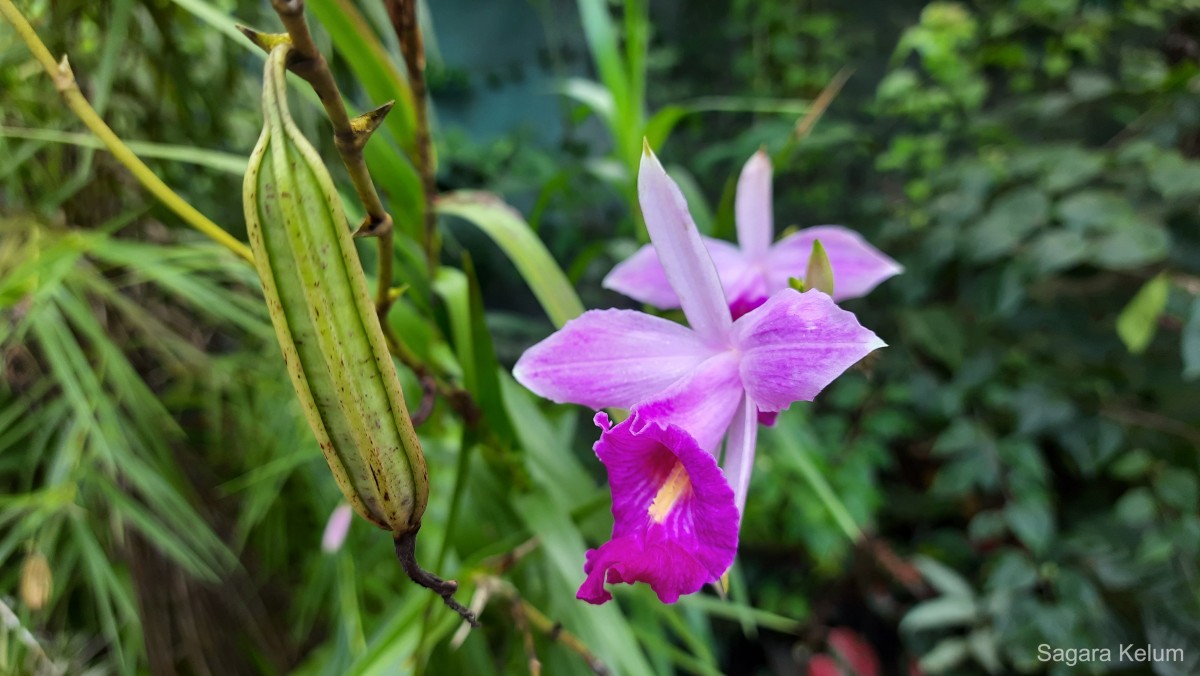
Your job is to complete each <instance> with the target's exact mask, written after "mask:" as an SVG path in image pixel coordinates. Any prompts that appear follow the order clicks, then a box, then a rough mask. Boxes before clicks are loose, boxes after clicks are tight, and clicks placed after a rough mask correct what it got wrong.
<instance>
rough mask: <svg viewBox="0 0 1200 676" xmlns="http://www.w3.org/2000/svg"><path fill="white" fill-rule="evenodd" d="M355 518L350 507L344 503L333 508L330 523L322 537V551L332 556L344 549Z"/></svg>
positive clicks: (327, 523) (326, 524) (328, 522)
mask: <svg viewBox="0 0 1200 676" xmlns="http://www.w3.org/2000/svg"><path fill="white" fill-rule="evenodd" d="M353 517H354V512H353V511H351V509H350V505H347V504H346V503H344V502H343V503H341V504H339V505H338V506H337V507H334V508H333V511H332V512H330V513H329V521H327V522H326V523H325V533H324V534H323V535H321V551H323V552H325V553H326V554H332V553H334V552H336V551H338V550H339V549H341V548H342V544H343V543H345V542H346V535H347V534H348V533H349V532H350V521H351V520H352V519H353Z"/></svg>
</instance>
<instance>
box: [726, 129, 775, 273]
mask: <svg viewBox="0 0 1200 676" xmlns="http://www.w3.org/2000/svg"><path fill="white" fill-rule="evenodd" d="M771 173H772V170H771V158H770V157H769V156H768V155H767V153H766V151H764V150H759V151H758V152H756V153H754V155H752V156H751V157H750V159H749V160H748V161H747V162H746V165H745V166H744V167H742V173H741V175H740V176H738V183H737V194H736V196H735V197H734V202H733V213H734V218H735V220H736V222H737V233H738V244H739V245H740V246H741V247H742V253H743V254H745V256H746V258H747V259H748V260H751V261H760V260H762V258H763V257H764V256H766V254H767V250H768V249H770V248H771V242H773V241H774V240H775V219H774V216H773V215H772V214H771V204H772V203H771Z"/></svg>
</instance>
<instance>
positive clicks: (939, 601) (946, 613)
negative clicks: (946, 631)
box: [900, 595, 979, 632]
mask: <svg viewBox="0 0 1200 676" xmlns="http://www.w3.org/2000/svg"><path fill="white" fill-rule="evenodd" d="M978 619H979V606H978V605H977V604H976V603H975V599H973V598H971V597H969V596H960V595H954V596H939V597H938V598H935V599H932V600H929V601H925V602H923V603H918V604H917V605H915V606H913V608H912V610H910V611H908V613H907V614H906V615H905V616H904V619H902V620H900V629H901V630H903V631H910V632H911V631H922V630H924V629H941V628H944V627H959V626H962V625H971V624H974V623H975V621H976V620H978Z"/></svg>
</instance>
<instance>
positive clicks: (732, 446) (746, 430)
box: [724, 397, 761, 517]
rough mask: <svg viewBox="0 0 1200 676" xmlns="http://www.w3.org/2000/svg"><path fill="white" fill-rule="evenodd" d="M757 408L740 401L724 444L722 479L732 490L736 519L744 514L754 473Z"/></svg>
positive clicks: (743, 399)
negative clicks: (751, 477)
mask: <svg viewBox="0 0 1200 676" xmlns="http://www.w3.org/2000/svg"><path fill="white" fill-rule="evenodd" d="M759 415H761V414H760V413H759V412H758V407H757V406H755V405H754V402H752V401H750V399H748V398H746V397H743V398H742V403H741V404H739V405H738V410H737V413H734V414H733V425H731V426H730V428H729V440H728V441H727V442H726V443H725V466H724V469H725V476H726V477H728V479H729V485H730V486H731V487H732V488H733V502H734V504H735V505H736V506H737V510H738V515H739V517H740V516H743V515H745V514H746V496H747V495H749V493H750V474H751V473H752V472H753V471H754V451H755V445H756V444H757V442H758V416H759Z"/></svg>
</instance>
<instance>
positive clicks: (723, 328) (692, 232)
mask: <svg viewBox="0 0 1200 676" xmlns="http://www.w3.org/2000/svg"><path fill="white" fill-rule="evenodd" d="M638 199H639V201H640V202H641V205H642V215H643V216H644V217H645V219H646V230H647V232H649V233H650V241H651V242H652V243H653V244H654V248H655V250H656V251H657V252H658V260H659V262H661V263H662V267H663V271H664V272H665V273H666V275H667V279H668V280H669V281H670V282H671V287H672V288H673V289H675V295H677V296H679V304H680V306H681V307H682V308H683V314H684V315H685V316H687V319H688V323H689V324H690V325H691V327H692V329H693V330H694V331H696V333H698V334H699V335H700V337H701V339H703V340H704V341H705V342H707V343H708V344H710V345H714V346H720V347H724V346H725V345H726V344H727V342H728V337H729V327H730V326H731V325H732V324H733V319H732V318H731V317H730V315H729V307H728V305H726V303H725V292H724V291H723V290H722V288H721V280H720V278H719V277H718V276H717V269H716V267H715V266H714V265H713V262H712V258H711V257H710V256H709V254H708V251H707V250H706V249H705V247H704V243H703V241H702V240H701V239H700V232H699V231H698V230H696V224H695V223H694V222H692V215H691V213H690V212H688V207H687V202H686V201H685V200H684V199H683V193H681V192H680V191H679V186H677V185H675V182H674V181H672V180H671V177H670V176H667V172H666V171H665V170H663V167H662V165H661V164H659V161H658V158H657V157H655V156H654V153H653V152H651V151H650V146H649V145H647V146H645V151H644V152H643V153H642V164H641V168H640V170H639V171H638Z"/></svg>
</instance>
